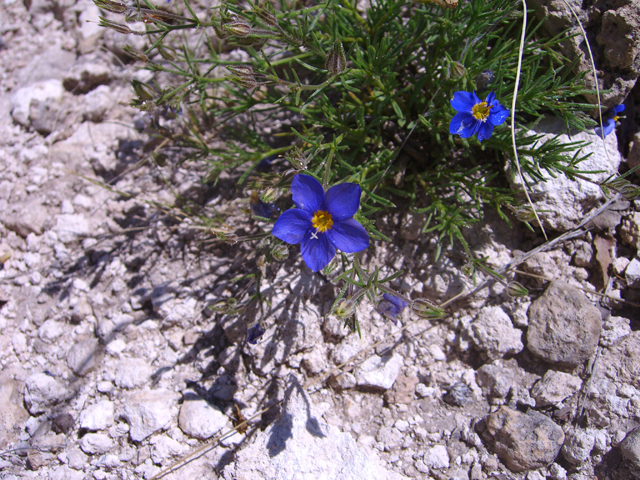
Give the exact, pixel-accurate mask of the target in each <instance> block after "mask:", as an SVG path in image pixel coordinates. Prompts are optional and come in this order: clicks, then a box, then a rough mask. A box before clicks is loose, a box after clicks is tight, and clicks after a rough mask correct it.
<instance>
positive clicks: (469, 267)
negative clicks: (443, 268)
mask: <svg viewBox="0 0 640 480" xmlns="http://www.w3.org/2000/svg"><path fill="white" fill-rule="evenodd" d="M475 270H476V269H475V267H474V266H473V263H471V262H469V263H467V264H466V265H465V266H464V267H462V269H461V272H462V274H463V275H464V276H465V277H470V276H471V275H473V272H475Z"/></svg>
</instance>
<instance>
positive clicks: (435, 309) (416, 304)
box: [411, 298, 447, 320]
mask: <svg viewBox="0 0 640 480" xmlns="http://www.w3.org/2000/svg"><path fill="white" fill-rule="evenodd" d="M411 311H412V312H413V313H415V314H416V315H417V316H418V317H420V318H423V319H425V320H437V319H439V318H442V317H444V316H445V315H446V314H447V312H445V310H444V308H442V307H439V306H438V305H436V304H435V303H433V302H431V301H429V300H427V299H425V298H419V299H418V300H414V301H413V303H412V304H411Z"/></svg>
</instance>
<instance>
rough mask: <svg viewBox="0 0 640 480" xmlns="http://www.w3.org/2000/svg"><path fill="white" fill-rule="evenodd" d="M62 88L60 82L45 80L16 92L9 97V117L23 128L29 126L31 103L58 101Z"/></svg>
mask: <svg viewBox="0 0 640 480" xmlns="http://www.w3.org/2000/svg"><path fill="white" fill-rule="evenodd" d="M63 93H64V88H63V86H62V82H61V81H60V80H55V79H51V80H45V81H42V82H37V83H34V84H32V85H29V86H27V87H23V88H21V89H19V90H17V91H16V92H15V93H14V94H13V96H12V97H11V116H12V117H13V119H14V120H15V121H16V122H17V123H19V124H20V125H22V126H23V127H28V126H29V111H30V108H31V101H32V100H37V101H39V102H47V101H60V99H61V98H62V94H63Z"/></svg>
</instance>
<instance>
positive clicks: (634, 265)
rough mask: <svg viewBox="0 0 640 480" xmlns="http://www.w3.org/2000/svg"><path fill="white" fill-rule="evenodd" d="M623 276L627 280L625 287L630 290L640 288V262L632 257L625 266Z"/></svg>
mask: <svg viewBox="0 0 640 480" xmlns="http://www.w3.org/2000/svg"><path fill="white" fill-rule="evenodd" d="M624 276H625V278H626V280H627V286H629V287H631V288H636V289H637V288H640V260H638V257H634V258H633V259H632V260H631V261H630V262H629V265H627V268H626V269H625V271H624Z"/></svg>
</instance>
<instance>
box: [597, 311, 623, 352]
mask: <svg viewBox="0 0 640 480" xmlns="http://www.w3.org/2000/svg"><path fill="white" fill-rule="evenodd" d="M630 333H631V322H630V320H629V319H628V318H624V317H614V316H611V315H610V316H609V317H607V318H606V319H605V320H604V322H603V323H602V333H600V345H602V346H603V347H611V346H613V345H615V344H616V343H617V342H618V340H620V339H621V338H623V337H626V336H627V335H629V334H630Z"/></svg>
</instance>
